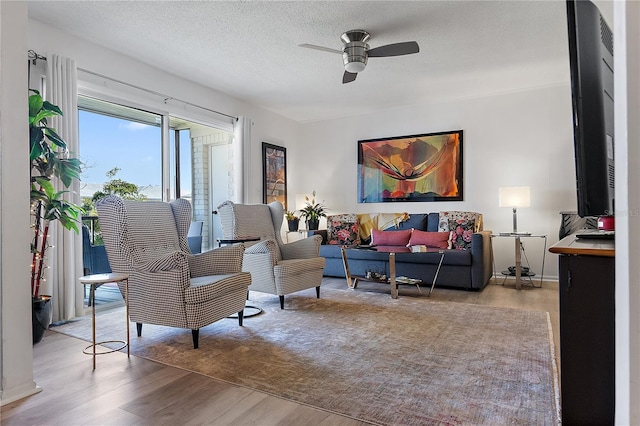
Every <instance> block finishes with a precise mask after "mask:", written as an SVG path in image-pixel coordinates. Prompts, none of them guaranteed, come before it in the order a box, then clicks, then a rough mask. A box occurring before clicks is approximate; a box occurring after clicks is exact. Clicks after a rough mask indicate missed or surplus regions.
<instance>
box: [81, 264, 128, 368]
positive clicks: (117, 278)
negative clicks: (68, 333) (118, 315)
mask: <svg viewBox="0 0 640 426" xmlns="http://www.w3.org/2000/svg"><path fill="white" fill-rule="evenodd" d="M79 281H80V284H82V286H83V287H85V286H90V287H91V289H90V291H89V303H90V304H91V337H92V339H91V341H92V344H91V345H89V346H87V347H86V348H85V349H84V350H83V351H82V352H83V353H85V354H87V355H93V369H94V370H95V369H96V355H103V354H108V353H111V352H117V351H119V350H121V349H124V348H125V347H126V348H127V357H128V356H130V350H129V275H128V274H116V273H110V274H94V275H85V276H83V277H80V278H79ZM106 283H124V288H125V297H124V305H125V308H126V311H127V318H126V320H127V340H126V341H124V340H105V341H103V342H96V296H95V294H96V287H97V286H99V285H101V284H106ZM104 343H121V344H122V345H121V346H120V347H118V348H116V349H111V350H108V351H102V352H96V346H97V345H102V344H104ZM89 349H91V351H89Z"/></svg>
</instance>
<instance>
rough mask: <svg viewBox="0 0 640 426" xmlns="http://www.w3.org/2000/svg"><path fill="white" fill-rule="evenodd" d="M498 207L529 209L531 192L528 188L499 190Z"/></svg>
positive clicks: (503, 188) (513, 187)
mask: <svg viewBox="0 0 640 426" xmlns="http://www.w3.org/2000/svg"><path fill="white" fill-rule="evenodd" d="M499 202H500V207H529V206H530V205H531V192H530V190H529V187H528V186H506V187H502V188H499Z"/></svg>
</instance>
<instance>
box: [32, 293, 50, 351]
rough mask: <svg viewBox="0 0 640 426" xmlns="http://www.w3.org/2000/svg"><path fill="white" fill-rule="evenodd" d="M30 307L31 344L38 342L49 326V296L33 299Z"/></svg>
mask: <svg viewBox="0 0 640 426" xmlns="http://www.w3.org/2000/svg"><path fill="white" fill-rule="evenodd" d="M32 301H33V303H32V305H31V325H32V329H33V344H34V345H35V344H36V343H38V342H40V340H42V337H44V332H45V331H46V330H47V329H48V328H49V324H51V309H52V306H51V296H40V297H34V298H33V300H32Z"/></svg>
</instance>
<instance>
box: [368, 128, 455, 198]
mask: <svg viewBox="0 0 640 426" xmlns="http://www.w3.org/2000/svg"><path fill="white" fill-rule="evenodd" d="M462 183H463V182H462V130H456V131H449V132H440V133H428V134H421V135H411V136H401V137H392V138H382V139H369V140H361V141H358V202H359V203H380V202H392V201H462V200H463V197H462V190H463V184H462Z"/></svg>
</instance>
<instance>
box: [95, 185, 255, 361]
mask: <svg viewBox="0 0 640 426" xmlns="http://www.w3.org/2000/svg"><path fill="white" fill-rule="evenodd" d="M96 207H97V210H98V216H99V218H100V227H101V229H102V237H103V239H104V245H105V247H106V250H107V256H108V258H109V264H110V265H111V269H112V270H113V272H119V273H125V274H129V315H130V320H131V321H134V322H136V323H137V332H138V336H141V335H142V324H143V323H148V324H156V325H166V326H169V327H179V328H190V329H191V332H192V336H193V347H194V349H197V348H198V335H199V329H200V328H201V327H204V326H206V325H209V324H211V323H213V322H215V321H218V320H220V319H222V318H225V317H227V316H229V315H231V314H235V313H236V312H237V313H238V321H239V324H240V325H242V318H243V315H242V314H243V310H244V305H245V300H246V296H247V287H248V286H249V284H250V283H251V276H250V275H249V274H248V273H246V272H242V255H243V253H244V246H243V245H237V246H232V247H224V248H220V249H216V250H211V251H208V252H205V253H201V254H197V255H192V254H191V252H190V251H189V246H188V243H187V231H188V229H189V224H190V222H191V205H190V204H189V202H188V201H186V200H183V199H178V200H175V201H173V202H171V203H165V202H161V201H129V200H123V199H121V198H119V197H116V196H113V195H111V196H108V197H106V198H104V199H103V200H102V201H100V202H99V203H98V204H97V205H96ZM120 291H121V292H123V291H124V288H123V287H120ZM123 296H124V293H123Z"/></svg>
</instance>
